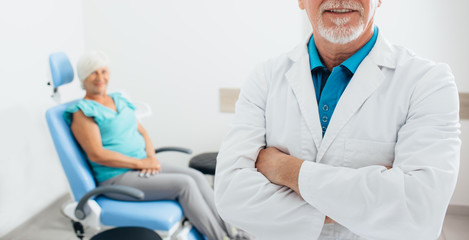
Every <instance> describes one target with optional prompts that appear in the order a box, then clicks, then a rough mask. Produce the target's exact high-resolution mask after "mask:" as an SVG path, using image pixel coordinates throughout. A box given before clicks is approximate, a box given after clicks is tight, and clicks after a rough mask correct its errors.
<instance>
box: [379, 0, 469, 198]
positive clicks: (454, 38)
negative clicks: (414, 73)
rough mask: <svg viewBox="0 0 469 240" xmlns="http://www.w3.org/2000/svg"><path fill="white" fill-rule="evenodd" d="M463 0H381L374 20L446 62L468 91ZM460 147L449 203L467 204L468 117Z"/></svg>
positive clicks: (468, 33)
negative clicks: (453, 187)
mask: <svg viewBox="0 0 469 240" xmlns="http://www.w3.org/2000/svg"><path fill="white" fill-rule="evenodd" d="M468 8H469V2H468V1H467V0H451V1H439V0H412V1H408V0H383V4H382V6H381V7H380V8H379V9H378V13H377V15H376V20H377V24H378V26H379V27H380V31H381V33H383V34H384V35H385V36H386V37H387V38H388V40H390V41H391V42H393V43H396V44H399V45H403V46H406V47H407V48H409V49H411V50H412V51H414V52H415V53H417V54H418V55H420V56H423V57H426V58H429V59H432V60H434V61H438V62H445V63H448V64H449V65H450V67H451V69H452V70H453V74H454V76H455V79H456V84H457V86H458V89H459V91H460V92H469V81H467V76H469V68H468V67H467V62H468V61H467V55H468V54H469V44H468V39H469V27H468V26H467V25H468V23H469V21H468V19H467V11H466V9H468ZM461 125H462V128H461V129H462V131H461V139H462V151H461V167H460V172H459V179H458V185H457V187H456V191H455V193H454V195H453V199H452V200H451V204H453V205H465V206H469V190H468V189H469V121H468V120H463V121H462V122H461Z"/></svg>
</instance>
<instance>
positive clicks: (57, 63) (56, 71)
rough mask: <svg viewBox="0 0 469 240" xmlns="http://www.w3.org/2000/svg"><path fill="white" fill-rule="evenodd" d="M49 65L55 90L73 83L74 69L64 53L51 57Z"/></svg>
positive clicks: (57, 53)
mask: <svg viewBox="0 0 469 240" xmlns="http://www.w3.org/2000/svg"><path fill="white" fill-rule="evenodd" d="M49 65H50V72H51V75H52V83H53V84H54V87H55V88H57V87H59V86H62V85H64V84H67V83H69V82H71V81H73V76H74V74H73V67H72V64H71V63H70V60H69V59H68V57H67V55H66V54H65V53H64V52H56V53H52V54H51V55H50V56H49Z"/></svg>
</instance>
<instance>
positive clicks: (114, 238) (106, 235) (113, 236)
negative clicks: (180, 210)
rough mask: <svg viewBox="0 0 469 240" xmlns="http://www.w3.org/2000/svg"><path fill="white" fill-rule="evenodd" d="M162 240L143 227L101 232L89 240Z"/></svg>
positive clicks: (119, 228)
mask: <svg viewBox="0 0 469 240" xmlns="http://www.w3.org/2000/svg"><path fill="white" fill-rule="evenodd" d="M128 239H142V240H162V238H161V237H160V236H159V235H158V234H157V233H156V232H154V231H152V230H150V229H148V228H143V227H118V228H113V229H109V230H106V231H104V232H101V233H99V234H97V235H95V236H94V237H92V238H91V239H90V240H128Z"/></svg>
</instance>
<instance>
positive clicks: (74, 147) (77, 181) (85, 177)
mask: <svg viewBox="0 0 469 240" xmlns="http://www.w3.org/2000/svg"><path fill="white" fill-rule="evenodd" d="M77 101H78V100H76V101H72V102H68V103H64V104H60V105H58V106H55V107H52V108H50V109H49V110H47V112H46V119H47V124H48V126H49V131H50V134H51V136H52V140H53V142H54V145H55V149H56V151H57V154H58V155H59V158H60V162H61V163H62V167H63V169H64V171H65V175H66V176H67V178H68V182H69V184H70V188H71V189H72V192H73V196H74V198H75V199H76V200H78V199H80V198H81V197H82V196H83V195H84V194H85V193H87V192H88V191H90V190H92V189H94V188H96V182H95V179H94V177H93V174H92V172H91V168H90V165H89V164H88V162H87V160H86V157H85V153H84V152H83V150H82V149H81V148H80V146H79V145H78V143H77V141H76V140H75V138H74V137H73V134H72V131H71V129H70V127H69V126H68V124H67V122H65V119H64V118H63V114H64V112H65V109H67V107H68V106H70V105H71V104H74V103H75V102H77Z"/></svg>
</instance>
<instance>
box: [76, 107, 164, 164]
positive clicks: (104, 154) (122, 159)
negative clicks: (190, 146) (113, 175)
mask: <svg viewBox="0 0 469 240" xmlns="http://www.w3.org/2000/svg"><path fill="white" fill-rule="evenodd" d="M137 124H138V131H139V133H140V134H141V135H142V136H143V138H144V139H145V151H146V153H147V157H146V158H144V159H138V158H133V157H129V156H126V155H124V154H121V153H118V152H114V151H111V150H107V149H105V148H103V144H102V141H101V133H100V131H99V127H98V125H97V124H96V122H94V120H93V118H91V117H87V116H86V115H85V114H83V112H82V111H77V112H75V113H74V114H73V121H72V124H71V130H72V133H73V135H74V136H75V139H76V140H77V141H78V143H79V144H80V146H81V147H82V148H83V150H84V151H85V152H86V154H87V155H88V158H89V159H90V160H91V161H93V162H95V163H98V164H101V165H103V166H108V167H115V168H129V169H139V170H141V171H142V173H156V172H158V171H159V170H160V169H161V166H160V163H159V161H158V160H157V159H156V156H155V150H154V148H153V147H152V146H153V145H152V144H151V140H150V137H149V136H148V133H147V132H146V131H145V129H144V128H143V126H142V125H141V124H140V123H137Z"/></svg>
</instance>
